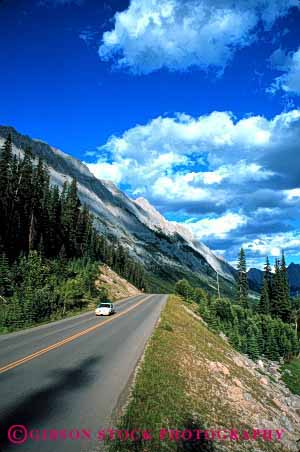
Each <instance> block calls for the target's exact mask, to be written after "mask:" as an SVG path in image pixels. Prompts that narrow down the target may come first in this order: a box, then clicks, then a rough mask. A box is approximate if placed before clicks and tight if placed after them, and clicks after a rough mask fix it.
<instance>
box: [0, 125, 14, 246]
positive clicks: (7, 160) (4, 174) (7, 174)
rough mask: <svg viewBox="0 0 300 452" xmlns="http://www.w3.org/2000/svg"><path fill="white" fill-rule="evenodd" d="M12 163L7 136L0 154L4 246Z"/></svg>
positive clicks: (0, 234) (0, 190)
mask: <svg viewBox="0 0 300 452" xmlns="http://www.w3.org/2000/svg"><path fill="white" fill-rule="evenodd" d="M12 161H13V156H12V137H11V134H9V135H8V137H7V139H6V140H5V142H4V145H3V146H2V149H1V153H0V195H1V196H0V218H1V222H0V237H1V242H2V243H4V244H5V242H6V241H7V232H6V230H7V221H8V218H9V212H10V206H11V165H12Z"/></svg>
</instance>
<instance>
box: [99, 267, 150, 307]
mask: <svg viewBox="0 0 300 452" xmlns="http://www.w3.org/2000/svg"><path fill="white" fill-rule="evenodd" d="M99 270H100V273H99V276H98V278H97V279H96V282H95V284H96V287H97V288H98V289H105V290H106V291H107V295H108V298H109V300H111V301H116V300H120V299H122V298H127V297H132V296H134V295H138V294H140V293H142V292H141V291H140V290H139V289H137V288H136V287H135V286H134V285H133V284H130V283H129V282H128V281H127V280H126V279H124V278H121V276H119V275H118V274H117V273H116V272H114V271H113V270H112V269H111V268H110V267H109V266H108V265H101V266H100V269H99Z"/></svg>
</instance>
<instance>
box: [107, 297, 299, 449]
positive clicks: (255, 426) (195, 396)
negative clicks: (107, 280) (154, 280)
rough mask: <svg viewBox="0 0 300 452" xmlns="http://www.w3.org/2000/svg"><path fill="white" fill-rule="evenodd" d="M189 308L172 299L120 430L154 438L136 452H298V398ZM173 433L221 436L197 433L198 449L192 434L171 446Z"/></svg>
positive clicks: (119, 423)
mask: <svg viewBox="0 0 300 452" xmlns="http://www.w3.org/2000/svg"><path fill="white" fill-rule="evenodd" d="M191 307H192V306H191V305H190V304H189V305H187V304H184V303H183V302H182V301H181V300H180V299H179V298H176V297H174V296H171V297H170V298H169V300H168V303H167V306H166V308H165V309H164V311H163V313H162V316H161V320H160V323H159V325H158V327H157V329H156V331H155V332H154V334H153V336H152V338H151V339H150V343H149V345H148V348H147V349H146V352H145V355H144V358H143V360H142V363H141V366H140V368H139V369H138V371H137V375H136V380H135V386H134V388H133V390H132V393H131V397H130V400H129V404H128V406H127V408H126V410H125V411H124V412H123V416H122V417H121V418H120V419H118V420H117V426H118V428H122V429H126V430H132V429H134V428H137V426H139V428H140V429H143V428H144V429H145V430H148V431H151V432H152V439H151V440H148V441H144V442H142V441H141V442H140V443H139V448H138V449H136V450H140V451H150V450H160V451H179V450H180V451H183V450H194V451H196V450H203V451H231V450H232V451H237V452H243V451H259V452H262V451H269V452H273V451H282V452H284V451H295V452H297V451H299V445H298V443H297V441H298V440H299V438H300V434H299V427H300V397H299V396H295V395H293V394H291V393H290V391H289V390H288V389H287V387H286V386H285V385H284V384H283V383H282V381H280V375H279V373H278V372H277V370H276V369H277V368H278V366H277V367H276V365H275V363H273V364H272V365H269V366H267V365H265V364H264V363H263V362H262V361H258V363H257V364H256V363H254V362H253V361H252V360H250V359H249V358H246V357H245V356H244V355H242V354H240V353H238V352H237V351H235V350H234V349H233V348H232V347H231V346H230V345H229V343H228V342H227V340H226V338H225V337H224V336H223V335H222V336H221V335H218V334H216V333H213V332H211V331H209V330H208V328H207V327H206V325H205V323H204V322H203V321H202V320H201V318H200V317H198V316H197V315H196V314H194V312H193V311H192V310H191ZM170 430H179V431H180V432H182V431H184V430H192V431H195V430H202V431H203V430H210V432H209V439H211V438H212V431H215V432H217V431H220V430H221V431H222V432H221V434H220V435H221V437H218V435H217V433H215V438H214V439H215V440H214V441H213V442H212V441H210V440H209V439H207V438H205V437H204V435H203V433H202V434H201V436H200V439H201V446H199V439H197V438H196V434H195V433H194V434H193V436H192V437H191V438H190V439H189V440H186V441H185V440H184V439H181V438H180V436H179V439H178V440H177V441H176V440H175V439H174V437H173V440H172V439H171V440H170V439H169V434H168V431H170ZM270 430H272V440H271V441H270V438H269V435H270V433H268V432H269V431H270ZM255 431H256V433H255ZM161 432H163V433H161ZM230 432H231V433H230ZM264 432H265V433H264ZM160 435H161V439H160ZM230 435H231V438H232V439H231V440H230ZM278 437H280V440H278ZM276 438H277V440H276ZM110 450H111V451H130V450H132V445H131V444H130V442H129V441H124V442H117V443H114V444H111V445H110Z"/></svg>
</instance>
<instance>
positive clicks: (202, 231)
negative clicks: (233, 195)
mask: <svg viewBox="0 0 300 452" xmlns="http://www.w3.org/2000/svg"><path fill="white" fill-rule="evenodd" d="M246 223H247V217H246V216H245V215H239V214H238V213H232V212H228V213H226V214H225V215H221V216H219V217H217V218H203V219H202V220H198V221H187V222H185V223H183V224H184V225H185V226H186V227H187V228H189V229H190V230H191V231H192V233H193V234H194V236H195V237H196V238H197V239H199V240H202V239H205V238H207V237H216V238H225V237H227V235H228V233H230V232H231V231H233V230H235V229H237V228H239V227H240V226H242V225H244V224H246Z"/></svg>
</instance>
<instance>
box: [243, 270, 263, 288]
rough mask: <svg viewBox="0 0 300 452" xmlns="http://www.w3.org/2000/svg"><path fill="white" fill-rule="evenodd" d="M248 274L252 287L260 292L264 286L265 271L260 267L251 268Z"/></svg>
mask: <svg viewBox="0 0 300 452" xmlns="http://www.w3.org/2000/svg"><path fill="white" fill-rule="evenodd" d="M247 274H248V282H249V287H250V289H252V290H255V291H256V292H259V291H260V289H261V286H262V282H263V277H264V272H263V271H262V270H259V269H258V268H250V269H249V270H248V272H247Z"/></svg>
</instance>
